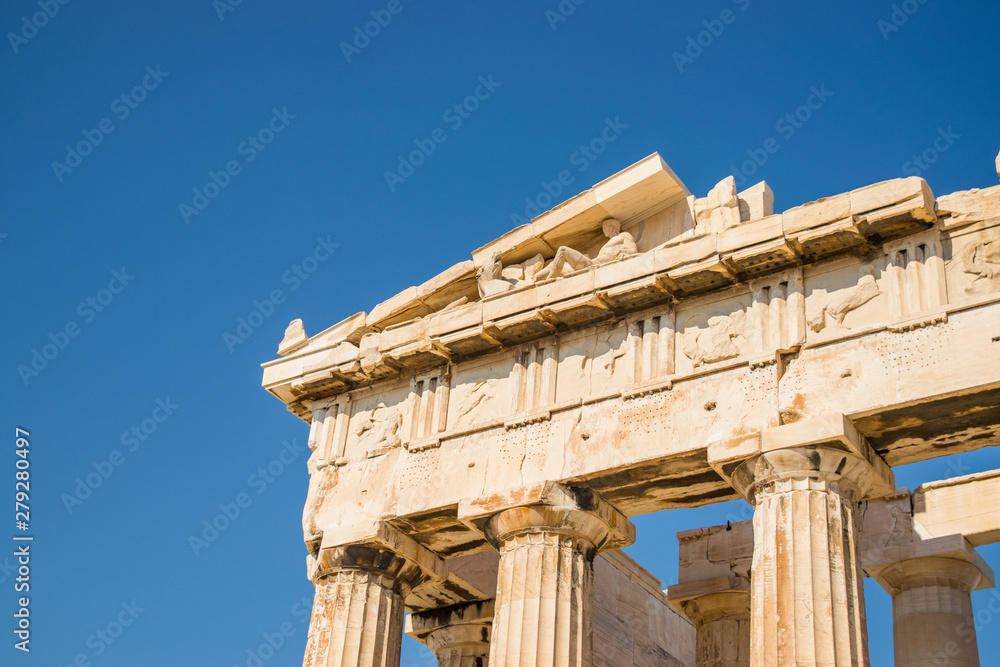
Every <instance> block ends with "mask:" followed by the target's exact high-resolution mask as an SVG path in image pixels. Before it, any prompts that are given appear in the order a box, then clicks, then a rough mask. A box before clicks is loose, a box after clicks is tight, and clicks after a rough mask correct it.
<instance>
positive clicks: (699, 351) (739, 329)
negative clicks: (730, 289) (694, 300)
mask: <svg viewBox="0 0 1000 667" xmlns="http://www.w3.org/2000/svg"><path fill="white" fill-rule="evenodd" d="M704 317H705V316H704V315H695V316H694V317H691V318H690V319H689V320H688V325H689V326H691V325H697V324H698V323H699V321H700V320H702V319H703V318H704ZM707 324H708V330H707V331H703V330H702V331H691V332H685V333H683V334H681V337H680V338H681V340H680V347H681V352H683V353H684V356H686V357H687V358H688V359H690V360H691V363H692V364H693V365H694V367H695V368H698V366H701V365H702V364H713V363H715V362H717V361H722V360H724V359H731V358H733V357H738V356H739V355H740V354H741V352H742V350H741V347H740V345H739V342H740V339H741V338H742V337H743V331H744V328H745V327H746V310H745V309H744V308H743V307H742V306H740V309H739V310H738V311H737V312H734V313H733V314H732V315H715V316H713V317H709V318H708V320H707ZM743 342H744V343H745V341H743Z"/></svg>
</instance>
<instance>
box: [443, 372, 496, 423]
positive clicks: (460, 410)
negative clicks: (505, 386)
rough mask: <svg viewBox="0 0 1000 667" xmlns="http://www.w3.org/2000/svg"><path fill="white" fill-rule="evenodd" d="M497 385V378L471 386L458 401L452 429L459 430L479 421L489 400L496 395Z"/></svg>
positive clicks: (480, 381)
mask: <svg viewBox="0 0 1000 667" xmlns="http://www.w3.org/2000/svg"><path fill="white" fill-rule="evenodd" d="M499 384H500V380H499V379H497V378H488V379H486V380H479V381H478V382H476V383H475V384H474V385H473V386H472V390H471V391H470V392H469V393H468V394H466V395H465V396H464V397H463V398H462V400H461V401H459V404H458V407H457V408H456V409H455V423H454V426H453V428H455V429H456V430H461V429H463V428H466V427H468V426H471V425H472V424H475V423H476V422H477V421H478V420H479V416H480V414H481V413H482V412H483V409H484V408H485V406H486V403H487V402H488V401H489V398H490V397H491V396H495V395H496V392H497V385H499Z"/></svg>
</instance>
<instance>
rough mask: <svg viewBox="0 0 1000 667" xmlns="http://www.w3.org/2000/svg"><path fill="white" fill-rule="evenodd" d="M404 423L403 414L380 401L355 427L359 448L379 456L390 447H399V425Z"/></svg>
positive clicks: (369, 454) (368, 453) (400, 442)
mask: <svg viewBox="0 0 1000 667" xmlns="http://www.w3.org/2000/svg"><path fill="white" fill-rule="evenodd" d="M402 424H403V415H401V414H400V413H399V410H397V409H396V408H387V407H386V406H385V403H379V404H378V405H377V406H376V407H375V409H374V410H372V413H371V415H369V416H368V417H367V418H365V419H363V420H361V422H360V423H359V424H358V425H357V426H356V427H355V429H354V434H355V435H357V436H358V440H359V442H358V448H359V449H361V450H362V451H365V452H367V454H366V456H368V457H369V458H370V457H372V456H379V455H380V454H385V453H386V452H387V451H389V450H390V449H393V448H395V447H399V446H400V445H401V444H402V441H401V440H400V438H399V427H400V426H401V425H402Z"/></svg>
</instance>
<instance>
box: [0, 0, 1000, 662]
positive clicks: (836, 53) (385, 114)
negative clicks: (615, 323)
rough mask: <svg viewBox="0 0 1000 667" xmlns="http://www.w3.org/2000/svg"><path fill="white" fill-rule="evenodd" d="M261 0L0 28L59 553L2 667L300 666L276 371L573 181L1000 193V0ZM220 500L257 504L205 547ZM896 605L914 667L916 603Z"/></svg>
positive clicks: (19, 21) (41, 499)
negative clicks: (658, 158)
mask: <svg viewBox="0 0 1000 667" xmlns="http://www.w3.org/2000/svg"><path fill="white" fill-rule="evenodd" d="M578 1H579V0H578ZM233 2H234V0H217V1H216V2H214V3H213V2H212V1H211V0H197V1H189V0H177V1H176V2H171V3H149V2H141V1H139V2H132V3H113V4H112V3H85V2H81V1H79V0H77V1H68V2H66V3H65V4H60V2H58V0H42V1H41V2H38V0H10V1H8V2H6V3H4V5H3V7H2V9H0V29H2V31H3V33H4V34H5V39H4V43H3V44H2V45H0V96H2V98H0V99H2V104H0V118H2V126H0V141H2V144H0V146H2V150H0V176H2V181H0V183H2V185H0V234H2V235H3V236H2V237H0V293H2V295H3V305H4V314H5V323H4V327H3V331H4V334H3V342H4V344H3V345H2V346H0V355H2V360H3V361H2V364H0V368H2V369H3V370H4V373H6V379H5V380H4V381H3V384H2V387H3V397H4V401H3V404H4V425H5V426H4V428H5V429H7V436H6V438H7V439H6V444H5V446H4V451H6V452H7V454H5V455H4V456H3V457H0V458H2V461H3V463H2V470H3V471H4V474H3V479H6V480H8V481H7V482H5V484H8V485H9V488H10V490H9V491H4V493H9V494H11V495H12V494H13V471H14V455H13V453H12V452H13V449H14V447H15V445H14V442H15V437H14V433H13V432H14V428H15V426H21V427H24V428H26V429H28V431H29V432H30V442H31V452H32V453H31V466H32V467H31V474H32V478H31V481H32V487H31V508H32V521H31V531H32V533H33V534H34V535H35V536H36V542H35V543H34V545H33V546H32V549H33V550H34V556H33V560H32V568H33V569H32V573H31V577H32V580H31V586H32V589H31V596H32V605H31V613H32V620H33V625H32V628H33V635H32V643H31V646H32V652H31V654H30V656H26V655H23V654H21V652H19V651H16V650H14V649H13V646H12V645H13V637H12V635H11V634H10V632H9V630H5V634H4V635H3V636H5V637H6V640H5V641H4V644H3V646H0V655H2V656H3V657H2V658H0V662H2V663H3V664H11V665H14V664H26V665H36V664H37V665H69V664H73V662H74V660H79V658H78V656H83V658H82V660H83V661H90V663H91V664H93V665H102V666H104V665H107V666H110V665H127V666H135V665H142V666H144V667H153V666H156V665H177V664H186V665H226V666H228V665H246V664H247V661H248V654H247V651H248V650H256V648H257V647H258V646H259V645H261V643H262V642H264V641H265V639H264V636H265V635H271V636H272V640H273V642H274V643H278V639H277V638H276V636H275V633H278V634H279V635H281V642H280V643H281V646H280V647H279V648H278V649H276V650H275V651H274V653H273V655H272V656H270V657H269V658H268V659H267V660H266V661H265V662H264V664H266V665H269V666H270V665H295V664H299V663H300V661H301V655H302V650H303V647H304V644H305V636H306V625H305V623H303V622H302V619H303V615H302V610H303V608H302V604H301V602H302V600H303V598H305V600H306V603H307V604H308V601H309V597H310V596H311V592H312V587H311V585H310V584H309V582H308V581H307V580H306V577H305V549H304V547H303V545H302V543H301V527H300V515H301V505H302V502H303V500H304V497H305V491H306V472H305V460H306V456H305V454H303V452H302V449H303V447H304V444H305V440H306V436H307V428H306V426H305V425H304V424H302V423H301V422H300V421H298V420H297V419H295V418H294V417H293V416H291V415H290V414H288V413H287V412H286V411H285V409H284V407H283V406H282V405H281V403H280V402H278V401H277V400H275V399H274V398H272V397H271V396H269V395H268V394H267V393H266V392H264V391H263V390H262V389H261V388H260V379H261V370H260V367H259V364H260V363H261V362H263V361H267V360H269V359H271V358H273V357H274V356H275V349H276V346H277V343H278V341H279V340H280V339H281V337H282V334H283V331H284V328H285V326H286V325H287V323H288V321H289V320H291V319H293V318H296V317H301V318H302V319H303V320H304V321H305V326H306V330H307V331H308V332H310V333H316V332H317V331H319V330H322V329H323V328H325V327H327V326H329V325H331V324H333V323H335V322H337V321H339V320H340V319H342V318H343V317H346V316H348V315H350V314H353V313H355V312H357V311H360V310H366V309H369V308H370V307H371V306H373V305H374V304H376V303H378V302H380V301H382V300H384V299H386V298H388V297H389V296H391V295H393V294H395V293H396V292H397V291H399V290H400V289H403V288H405V287H407V286H409V285H411V284H418V283H420V282H422V281H423V280H425V279H427V278H429V277H431V276H433V275H435V274H436V273H438V272H439V271H441V270H443V269H445V268H447V267H448V266H451V265H452V264H454V263H456V262H458V261H461V260H463V259H465V258H467V257H468V253H469V252H470V251H471V250H472V249H474V248H477V247H479V246H481V245H483V244H484V243H485V242H487V241H489V240H491V239H493V238H495V237H497V236H499V235H500V234H502V233H503V232H505V231H506V230H508V229H509V228H511V227H513V226H514V225H515V224H516V222H517V220H518V219H519V218H518V216H523V215H524V214H525V211H526V209H527V210H528V212H529V213H530V207H531V205H532V204H533V203H534V204H538V203H541V202H544V196H543V195H545V194H546V188H545V183H551V182H552V181H554V180H555V179H556V178H557V177H558V174H559V173H560V172H561V171H563V170H570V171H571V173H572V176H573V179H572V181H571V183H570V185H569V186H567V187H565V191H564V192H561V193H560V194H559V195H558V197H557V199H558V200H562V199H565V198H567V197H569V196H572V195H574V194H576V193H578V192H580V191H582V190H585V189H587V188H588V187H590V186H591V185H593V184H594V183H597V182H598V181H600V180H602V179H604V178H606V177H607V176H609V175H611V174H613V173H615V172H617V171H618V170H620V169H622V168H624V167H626V166H628V165H629V164H632V163H634V162H636V161H637V160H639V159H641V158H643V157H645V156H647V155H649V154H650V153H652V152H654V151H658V152H659V153H660V154H661V155H662V156H663V157H664V159H665V160H666V161H667V162H668V163H669V164H670V166H671V167H672V168H673V169H674V171H675V172H676V173H677V174H678V175H679V176H680V178H681V179H682V180H683V181H684V182H685V184H686V185H687V186H688V187H689V188H690V189H691V191H692V192H694V193H697V194H699V195H704V194H705V193H706V192H707V191H708V190H709V189H710V188H711V187H712V186H713V185H714V184H715V183H716V182H718V181H719V180H721V179H723V178H724V177H726V176H728V175H729V174H731V173H733V174H735V175H736V176H737V180H738V181H742V179H746V183H747V184H752V183H755V182H757V181H758V180H760V179H762V178H763V179H766V180H767V181H768V183H769V184H770V185H771V187H772V188H773V190H774V192H775V199H776V201H775V207H776V210H785V209H788V208H791V207H793V206H796V205H798V204H800V203H803V202H806V201H810V200H813V199H816V198H818V197H822V196H825V195H831V194H836V193H839V192H843V191H847V190H851V189H853V188H857V187H861V186H864V185H867V184H869V183H873V182H877V181H881V180H886V179H890V178H895V177H898V176H904V175H921V176H923V177H924V178H926V179H927V181H928V182H929V183H930V185H931V188H932V189H933V191H934V192H935V193H936V194H939V195H940V194H945V193H948V192H952V191H954V190H961V189H968V188H973V187H986V186H990V185H994V184H996V183H997V177H996V174H995V171H994V165H993V161H994V157H995V156H996V153H997V150H998V149H1000V125H998V123H997V110H998V109H1000V92H998V87H997V84H996V82H997V81H998V80H1000V42H998V40H997V39H996V34H997V28H998V24H1000V6H998V5H997V4H996V3H991V2H973V1H971V0H967V1H961V0H956V1H952V2H947V3H946V2H944V1H943V0H923V1H918V0H908V1H907V2H904V3H899V4H897V5H894V4H893V3H891V2H878V1H876V2H864V3H765V2H762V1H760V0H738V1H732V0H712V1H710V2H698V3H683V4H682V5H681V3H639V2H615V3H610V2H609V3H601V2H598V1H597V0H587V1H586V2H581V3H580V4H578V5H577V4H573V3H571V2H569V0H565V1H564V2H563V3H562V5H561V6H562V8H563V13H559V12H560V3H559V2H557V1H556V0H550V1H548V2H538V3H523V2H520V3H482V2H480V3H461V4H460V3H448V4H445V3H433V2H421V1H419V0H415V1H411V0H398V3H396V2H393V3H390V2H388V1H386V2H382V1H377V2H345V3H338V4H337V6H336V7H335V8H334V7H332V6H330V4H329V3H321V2H307V1H302V0H290V1H289V2H284V3H264V2H259V1H257V0H244V1H243V2H241V3H240V4H232V3H233ZM223 3H226V4H223ZM679 5H680V6H679ZM46 8H47V11H48V12H49V14H52V15H51V16H46V15H45V14H44V12H45V11H46ZM390 9H391V10H393V11H390ZM569 9H572V10H573V11H572V12H571V13H570V12H569ZM373 11H374V12H376V14H375V16H376V17H381V18H382V20H383V22H384V23H386V25H384V27H381V28H380V30H379V31H378V34H377V35H376V36H375V37H371V38H369V39H368V41H367V43H366V42H365V41H364V40H363V39H359V40H358V42H357V44H356V45H354V46H353V48H351V47H347V48H345V47H343V46H342V44H345V43H346V44H351V43H352V41H353V40H354V39H355V36H356V30H355V29H356V28H360V29H361V30H363V27H364V25H365V24H366V23H367V22H370V21H372V20H373V15H372V12H373ZM39 12H43V13H42V14H39ZM393 12H395V13H393ZM387 16H388V17H390V18H391V20H388V21H387V20H386V17H387ZM880 22H881V23H880ZM39 25H40V26H41V27H38V26H39ZM371 31H372V32H373V33H374V32H375V30H374V29H372V30H371ZM699 42H700V44H699ZM692 44H694V46H692ZM477 91H478V93H479V99H478V100H477V102H478V104H475V105H471V106H475V107H476V108H475V109H474V110H472V111H469V112H464V113H462V114H458V113H457V112H454V111H452V112H450V113H449V109H452V107H453V105H454V104H456V103H460V102H462V101H463V100H465V98H467V97H468V96H470V95H473V96H475V95H476V93H477ZM810 104H811V106H812V108H810V106H809V105H810ZM803 105H806V106H804V107H803ZM803 109H805V110H804V111H803ZM789 114H791V118H789ZM796 115H798V117H796ZM612 125H613V126H614V127H615V128H616V131H615V133H614V141H611V142H609V143H606V144H605V145H604V146H603V147H602V148H601V150H600V151H599V152H598V151H597V150H596V149H595V150H594V151H592V152H589V153H586V152H583V151H582V150H581V147H586V146H589V145H591V142H592V141H593V140H594V139H595V138H597V137H599V136H600V133H601V132H602V130H603V129H604V128H605V127H608V126H612ZM935 142H937V147H935ZM595 145H596V146H598V147H599V146H600V144H599V143H598V144H595ZM421 146H422V147H424V152H425V153H428V154H427V155H419V154H418V155H417V158H416V159H415V160H414V162H420V164H417V165H414V164H412V163H411V162H410V160H409V157H407V158H406V162H407V163H408V164H406V165H401V157H400V156H409V155H410V154H411V153H412V152H413V151H415V150H418V149H420V147H421ZM431 146H432V147H433V151H431V150H430V147H431ZM765 146H767V147H769V149H768V150H764V147H765ZM942 149H943V150H942ZM914 156H918V157H919V156H924V157H922V158H919V161H916V160H914ZM421 158H422V159H421ZM931 158H933V159H931ZM54 163H57V164H54ZM387 172H388V173H394V176H389V177H387V175H386V174H387ZM333 245H337V247H336V248H332V249H331V246H333ZM320 256H322V257H324V259H323V260H319V259H318V258H319V257H320ZM309 258H312V261H310V259H309ZM276 291H277V292H278V296H279V298H277V299H275V298H274V296H275V292H276ZM255 310H256V311H257V312H260V313H261V315H260V316H251V313H252V312H254V311H255ZM241 318H242V319H244V320H247V321H248V327H247V328H244V329H240V319H241ZM251 325H252V326H251ZM238 330H239V331H238ZM241 332H242V333H241ZM242 334H247V335H245V336H243V335H242ZM234 337H235V339H234ZM234 340H236V341H238V342H234ZM46 345H49V347H48V348H47V351H48V353H49V356H50V357H51V358H50V359H46V358H44V355H43V352H44V351H45V350H46V348H45V346H46ZM35 351H38V353H39V354H40V355H43V356H41V357H39V358H38V359H36V360H35V365H36V368H38V369H40V370H35V369H32V370H33V371H34V372H33V373H31V372H29V373H25V372H21V371H19V370H18V368H19V366H24V367H26V368H30V367H31V364H32V358H33V354H34V352H35ZM133 429H135V430H134V431H133ZM283 443H284V444H283ZM115 451H118V452H119V454H118V455H117V456H116V455H114V454H113V452H115ZM112 459H113V460H112ZM109 466H110V467H109ZM996 467H1000V456H998V455H997V453H996V452H994V451H980V452H978V453H974V454H966V455H963V456H961V457H958V458H957V460H952V461H949V460H945V459H940V460H936V461H931V462H927V463H924V464H920V465H916V466H910V467H907V468H901V469H898V470H897V471H896V472H897V480H898V482H899V484H900V486H902V485H909V486H910V487H911V488H913V487H916V486H917V485H918V484H919V483H920V482H921V481H926V480H932V479H938V478H944V477H950V476H954V475H955V474H959V473H960V472H961V473H966V472H975V471H978V470H986V469H992V468H996ZM102 471H103V473H108V474H102ZM95 474H96V475H97V477H93V475H95ZM88 475H91V479H92V480H95V482H96V481H97V480H98V478H100V479H99V482H100V483H99V485H96V483H95V485H94V486H96V488H91V486H90V485H87V481H86V480H87V478H88ZM78 480H83V482H82V483H83V484H84V485H85V486H84V488H78V487H79V486H80V483H79V482H78ZM88 491H89V494H88V493H87V492H88ZM241 494H242V495H241ZM67 498H74V499H75V502H74V501H67ZM220 505H221V506H222V507H223V508H226V510H227V511H228V512H229V513H230V514H231V515H233V516H235V511H236V510H237V509H238V510H239V515H238V516H235V518H233V519H232V520H230V521H229V522H228V523H229V525H228V526H227V527H226V528H225V529H224V530H222V531H221V532H219V533H218V535H217V536H216V537H215V538H214V539H213V540H212V541H211V542H207V541H206V544H205V545H204V546H202V547H201V548H199V549H198V553H197V554H196V553H195V549H193V548H192V546H191V544H190V542H189V536H191V535H200V534H202V532H203V531H204V524H203V522H205V521H209V522H211V521H212V520H213V519H216V517H217V516H218V515H220V513H222V512H223V510H220ZM240 505H242V506H240ZM740 511H741V506H740V504H738V503H733V504H730V505H726V506H716V507H711V508H703V509H699V510H692V511H675V512H669V513H661V514H658V515H654V516H646V517H638V518H637V519H636V524H637V526H638V532H639V541H638V543H637V544H636V545H635V546H634V547H632V548H631V549H630V553H631V554H632V555H633V556H634V557H636V558H638V559H639V560H640V561H641V562H642V563H643V564H644V565H645V566H646V567H647V568H648V569H650V570H651V571H652V572H654V573H655V574H656V575H657V576H659V577H660V578H661V579H663V580H664V582H665V583H668V582H669V581H671V578H672V577H675V576H676V540H675V539H674V537H673V533H674V532H676V531H678V530H682V529H686V528H691V527H696V526H699V525H710V524H715V523H721V522H724V521H725V519H726V516H727V514H729V513H739V512H740ZM12 519H13V518H12V517H11V520H12ZM218 523H219V524H220V525H222V524H225V523H226V522H225V521H222V520H219V521H218ZM8 531H9V534H13V533H14V532H15V531H14V529H13V528H8ZM209 534H210V533H209ZM9 551H10V552H12V551H13V547H11V548H10V549H9ZM7 553H8V549H6V548H5V549H3V550H2V551H0V554H7ZM981 553H982V554H983V555H984V556H985V557H986V558H987V559H988V561H989V562H991V564H992V565H993V566H994V567H995V568H996V567H998V566H1000V549H998V548H996V547H989V548H983V549H982V550H981ZM4 558H5V556H4V555H0V565H3V564H4V563H5V560H4ZM0 579H4V581H0V591H2V592H3V593H2V595H0V610H2V613H4V614H6V613H8V610H9V611H10V612H12V611H13V609H14V605H15V601H14V600H15V593H14V592H13V587H12V586H13V577H12V576H11V575H10V574H8V572H7V571H6V569H0ZM869 583H871V582H869ZM867 590H868V593H869V596H868V619H869V627H870V633H871V655H872V664H874V665H887V664H890V663H891V621H890V619H891V614H890V605H889V598H888V596H887V595H885V594H884V593H882V592H881V590H879V589H878V588H877V586H875V587H872V586H868V587H867ZM990 595H991V593H990V592H984V593H977V594H976V595H975V596H974V601H975V603H976V605H977V609H979V610H980V612H983V616H982V618H983V620H985V621H987V623H986V628H985V629H983V630H982V631H981V632H980V634H979V640H980V647H981V651H982V653H983V655H990V654H995V653H996V652H997V651H998V650H1000V639H998V637H1000V633H998V632H996V631H995V630H996V628H995V626H993V627H989V621H992V618H993V617H992V615H990V613H989V611H988V610H987V609H986V605H987V604H988V602H989V601H990V599H991V598H990V597H989V596H990ZM987 616H988V618H987ZM7 618H8V619H10V617H9V616H8V617H7ZM119 618H121V619H122V620H123V622H124V621H125V620H127V621H128V622H129V624H128V625H127V626H123V627H122V632H121V633H120V634H119V635H118V636H117V637H114V638H112V637H110V636H108V635H104V637H105V638H106V639H105V638H102V635H99V634H97V633H98V631H99V630H101V631H107V629H108V626H109V624H113V623H115V622H116V619H119ZM9 627H12V622H11V621H10V620H8V621H7V623H6V624H5V628H9ZM112 632H117V629H116V628H115V627H112ZM282 632H283V633H284V634H282ZM405 642H406V645H405V647H404V655H403V661H402V664H403V665H421V666H423V665H427V664H429V662H428V659H427V655H426V653H423V652H421V650H419V645H417V644H415V643H414V642H411V641H410V640H409V639H407V640H405ZM78 664H86V662H79V663H78Z"/></svg>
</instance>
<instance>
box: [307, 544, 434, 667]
mask: <svg viewBox="0 0 1000 667" xmlns="http://www.w3.org/2000/svg"><path fill="white" fill-rule="evenodd" d="M330 537H331V535H330V534H327V535H324V537H323V540H324V541H323V545H322V547H321V548H320V551H319V553H318V555H317V557H315V558H312V557H311V558H310V570H311V571H310V578H311V579H312V581H313V583H314V584H315V585H316V596H315V598H314V601H313V610H312V618H311V620H310V623H309V638H308V640H307V643H306V652H305V657H304V659H303V662H302V664H303V667H348V666H350V667H398V665H399V653H400V644H401V642H402V637H403V611H404V607H403V601H404V600H405V599H406V596H407V595H409V593H410V591H411V590H412V589H413V588H415V587H416V586H418V585H420V584H422V583H424V582H426V581H429V580H431V579H435V578H437V579H440V578H442V574H444V575H445V576H446V573H445V570H444V567H443V565H442V564H441V563H440V561H438V560H437V559H436V558H435V557H433V555H431V554H430V552H427V551H426V550H425V549H423V547H420V546H419V545H417V544H416V543H413V542H411V541H409V539H408V538H405V536H402V535H401V534H399V533H398V532H397V531H395V530H394V529H392V528H391V527H390V526H388V525H381V526H379V527H378V530H377V533H376V534H375V535H374V536H373V537H372V538H370V539H369V540H368V541H366V542H364V543H355V544H346V545H331V544H328V540H329V538H330Z"/></svg>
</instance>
